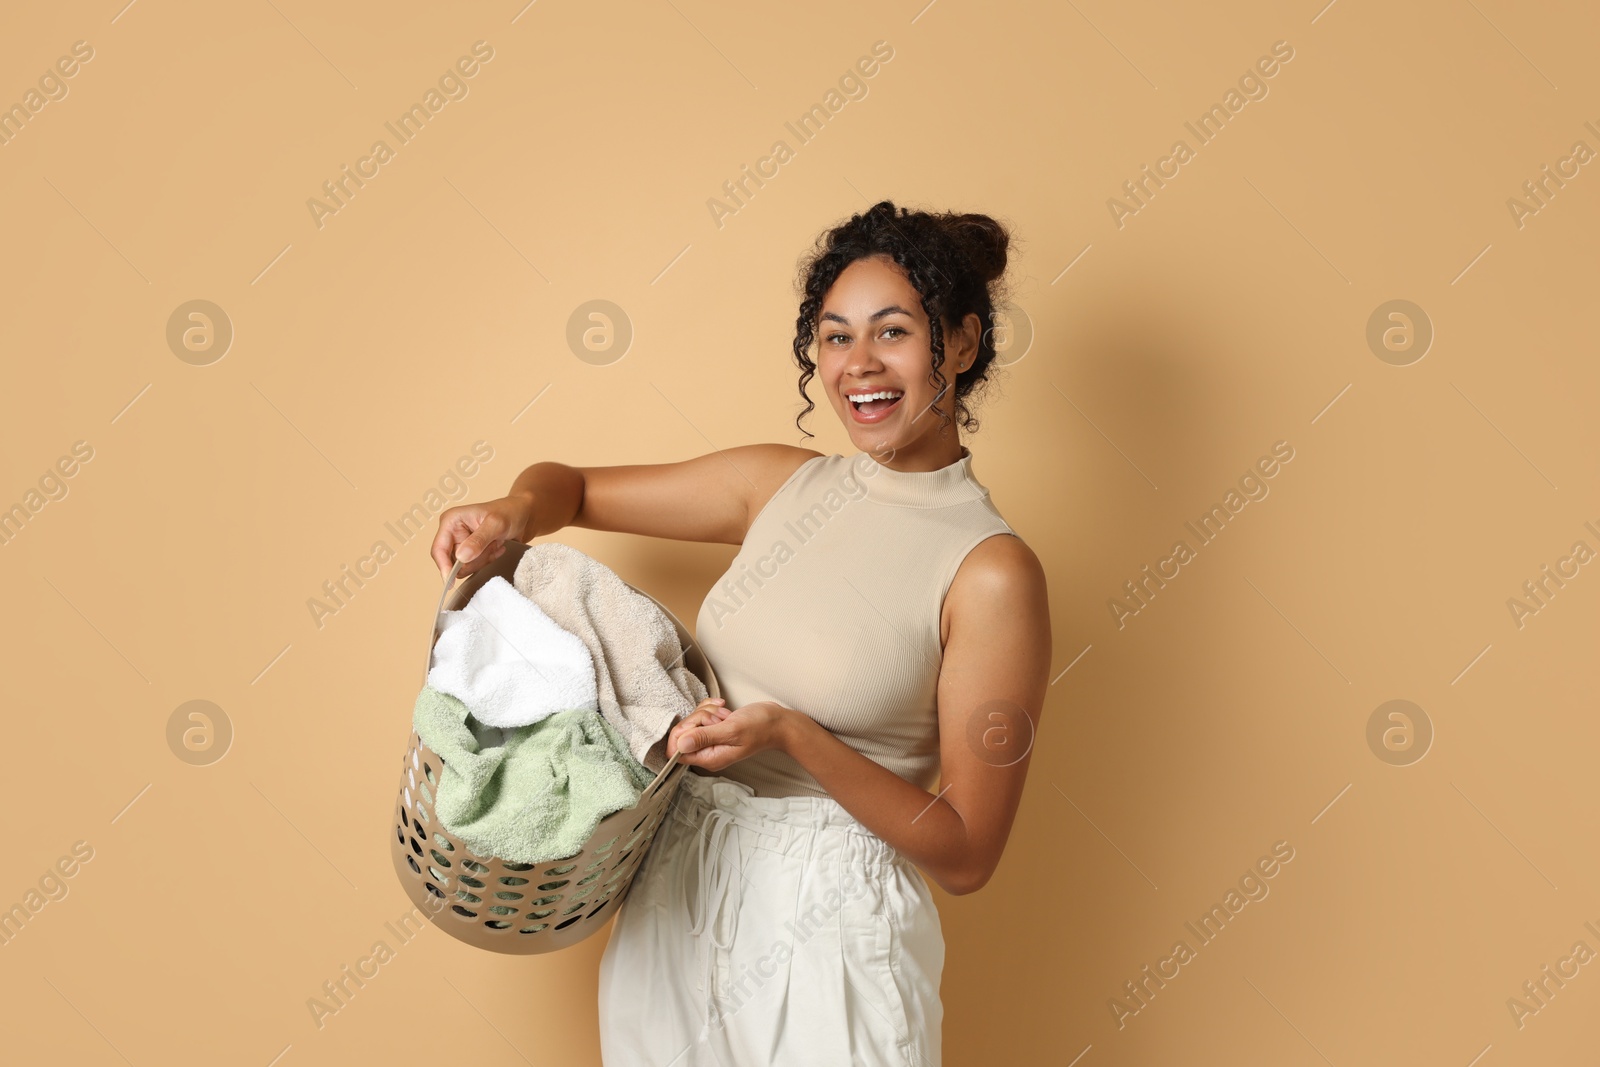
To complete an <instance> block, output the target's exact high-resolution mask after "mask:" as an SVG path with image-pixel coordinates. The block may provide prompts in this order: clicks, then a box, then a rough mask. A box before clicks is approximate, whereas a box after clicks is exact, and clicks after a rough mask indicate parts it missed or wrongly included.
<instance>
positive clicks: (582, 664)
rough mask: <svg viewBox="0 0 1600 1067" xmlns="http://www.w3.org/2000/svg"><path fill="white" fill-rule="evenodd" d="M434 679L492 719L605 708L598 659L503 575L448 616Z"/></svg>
mask: <svg viewBox="0 0 1600 1067" xmlns="http://www.w3.org/2000/svg"><path fill="white" fill-rule="evenodd" d="M440 618H441V622H440V632H439V639H438V641H436V642H435V643H434V646H433V661H432V666H431V667H429V669H428V684H429V685H431V686H433V687H434V688H435V689H438V690H439V691H441V692H444V693H449V694H450V695H451V696H453V697H456V698H457V699H459V700H461V701H462V702H463V703H465V704H466V705H467V707H468V709H469V710H470V711H471V712H472V716H473V718H475V719H477V720H478V721H479V722H482V723H483V724H484V725H486V726H498V727H505V728H510V727H516V726H529V725H531V724H533V723H536V722H538V721H539V720H540V719H543V718H545V717H546V716H548V715H554V714H555V713H556V712H560V711H575V710H588V711H597V710H598V705H597V703H596V691H595V677H594V659H593V657H591V656H590V655H589V649H588V647H587V646H586V645H585V644H584V643H583V641H581V640H579V639H578V637H576V636H575V635H573V634H571V633H568V632H567V631H566V630H563V629H562V628H561V627H560V626H559V625H558V624H557V623H555V622H554V621H553V620H552V619H551V618H550V616H549V615H546V614H545V613H544V611H543V610H541V609H540V608H539V606H538V605H537V604H535V603H534V602H533V601H531V600H529V599H528V598H527V597H525V596H523V595H522V594H521V593H519V592H517V590H516V589H514V588H513V587H512V585H511V583H510V582H508V581H506V580H505V579H504V578H501V577H499V576H498V575H497V576H495V577H493V578H490V579H489V580H488V581H487V582H485V583H483V585H482V586H481V587H480V588H479V589H478V591H477V592H476V593H474V594H473V595H472V599H471V600H469V601H467V603H466V604H465V605H464V606H463V607H462V609H461V610H460V611H446V612H444V613H443V614H442V615H441V616H440Z"/></svg>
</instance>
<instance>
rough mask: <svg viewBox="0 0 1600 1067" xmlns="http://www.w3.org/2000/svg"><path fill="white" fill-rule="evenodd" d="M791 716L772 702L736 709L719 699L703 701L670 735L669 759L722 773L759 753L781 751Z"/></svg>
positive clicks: (759, 701)
mask: <svg viewBox="0 0 1600 1067" xmlns="http://www.w3.org/2000/svg"><path fill="white" fill-rule="evenodd" d="M702 712H709V713H710V714H709V715H703V714H701V713H702ZM789 715H790V712H789V709H787V708H785V707H784V706H783V705H782V704H779V703H777V702H776V701H772V700H758V701H756V702H755V703H753V704H746V705H745V706H744V707H742V708H732V709H730V708H728V707H725V706H724V705H723V704H722V703H721V701H720V700H717V699H710V700H704V701H701V703H700V704H699V705H698V706H697V707H696V708H695V711H694V713H693V714H691V715H690V716H688V717H686V718H684V719H683V720H682V721H681V722H679V723H678V724H677V725H676V726H674V727H673V728H672V729H671V731H669V732H668V734H667V756H668V758H669V759H670V758H671V756H672V753H673V752H675V751H676V752H678V753H679V755H678V762H680V763H687V764H689V765H690V766H694V767H699V768H701V769H703V770H707V771H720V770H722V769H723V768H724V767H727V766H729V765H730V764H734V763H738V762H739V761H740V760H742V759H746V758H748V757H750V756H753V755H755V754H756V753H757V752H764V751H766V750H767V749H769V748H781V747H782V745H783V736H784V726H785V723H786V722H787V719H788V716H789ZM713 720H714V721H713Z"/></svg>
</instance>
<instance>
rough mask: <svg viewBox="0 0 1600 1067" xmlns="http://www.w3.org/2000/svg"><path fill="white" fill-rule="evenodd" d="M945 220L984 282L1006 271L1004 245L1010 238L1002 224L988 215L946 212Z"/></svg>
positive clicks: (1008, 242)
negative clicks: (947, 214)
mask: <svg viewBox="0 0 1600 1067" xmlns="http://www.w3.org/2000/svg"><path fill="white" fill-rule="evenodd" d="M947 223H948V225H949V227H950V231H951V233H952V234H953V235H954V237H955V239H956V241H957V242H958V243H959V244H960V245H961V247H962V249H963V250H964V251H965V252H966V253H967V258H968V259H970V260H971V261H972V265H973V267H974V268H975V269H976V270H977V272H978V273H979V274H980V275H981V276H982V277H983V280H984V282H985V283H988V282H992V281H994V280H995V279H996V278H998V277H1000V276H1001V275H1002V274H1004V273H1005V272H1006V249H1007V247H1008V246H1009V245H1010V243H1011V238H1010V236H1009V235H1008V234H1007V233H1006V231H1005V227H1003V226H1001V225H1000V224H999V223H998V222H996V221H995V220H994V219H991V218H990V217H989V216H988V215H949V216H947Z"/></svg>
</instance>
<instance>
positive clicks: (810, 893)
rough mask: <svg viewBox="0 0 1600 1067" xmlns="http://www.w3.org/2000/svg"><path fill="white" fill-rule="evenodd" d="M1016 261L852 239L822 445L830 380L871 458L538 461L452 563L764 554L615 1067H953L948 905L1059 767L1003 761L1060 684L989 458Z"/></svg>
mask: <svg viewBox="0 0 1600 1067" xmlns="http://www.w3.org/2000/svg"><path fill="white" fill-rule="evenodd" d="M1009 243H1010V236H1009V234H1007V232H1006V230H1005V229H1004V228H1003V227H1002V226H1001V225H1000V224H999V223H997V222H995V221H994V220H993V219H991V218H989V217H988V216H986V215H970V214H940V215H935V214H929V213H926V212H920V211H908V210H905V209H897V208H896V207H895V205H894V204H892V203H889V202H888V201H884V202H882V203H879V204H876V205H874V206H873V207H872V208H871V209H869V210H868V211H866V212H864V213H862V214H858V215H855V216H853V217H851V218H850V219H849V220H848V221H846V222H844V223H841V224H840V225H838V226H836V227H834V228H833V229H831V230H828V231H827V232H826V233H824V235H823V236H822V239H821V240H820V241H819V243H818V245H817V247H816V248H815V249H814V250H813V252H812V254H811V255H810V256H809V257H808V258H807V259H806V261H805V262H804V264H803V266H802V277H801V302H800V312H799V316H798V319H797V322H796V328H795V340H794V347H793V354H794V358H795V361H796V363H797V365H798V366H799V369H800V371H801V376H800V392H801V395H802V396H803V397H805V398H806V405H807V407H806V411H805V412H802V413H801V415H800V416H799V419H798V420H797V421H799V420H803V419H804V417H805V414H806V413H809V411H810V409H811V408H812V407H813V406H814V405H813V404H812V403H811V400H810V398H809V396H807V395H806V386H807V384H808V383H809V382H811V381H812V380H813V379H816V380H818V381H819V382H820V384H821V386H822V390H823V393H824V395H825V396H826V398H827V402H828V404H829V405H831V406H832V408H833V410H834V413H835V414H836V415H837V417H838V418H839V420H840V422H841V423H842V424H843V426H844V427H845V430H846V432H847V433H848V434H849V436H850V440H851V443H852V444H853V445H854V446H855V448H856V450H857V451H856V452H855V453H854V454H852V455H850V456H845V455H841V454H838V453H835V454H832V455H823V454H821V453H819V452H816V451H814V450H812V449H807V448H797V447H793V446H789V445H780V444H755V445H745V446H741V447H736V448H729V449H724V450H722V451H720V452H713V453H710V454H708V455H705V456H700V457H697V458H694V459H688V460H684V461H681V462H677V463H659V464H645V465H635V466H620V467H584V468H577V467H569V466H566V465H564V464H560V463H551V462H544V463H537V464H534V465H533V466H531V467H529V468H528V469H527V470H525V471H523V473H522V474H521V475H520V476H519V477H518V478H517V480H516V482H515V483H514V484H513V485H512V488H511V492H510V493H509V494H508V495H507V496H506V497H504V498H502V499H500V500H496V501H491V502H489V503H487V504H472V505H465V506H462V507H456V508H452V509H450V510H449V511H447V512H445V513H444V514H443V515H442V516H441V517H440V531H439V535H438V537H437V538H436V539H435V541H434V550H433V551H434V560H435V562H436V563H437V564H438V565H439V567H440V569H441V571H448V570H449V569H450V568H451V567H453V566H454V565H455V564H456V562H457V561H462V568H461V572H462V573H463V574H466V573H471V572H472V571H473V570H476V569H477V568H479V567H481V566H482V565H483V563H482V562H481V561H484V560H492V559H493V558H495V556H496V554H497V553H499V552H500V551H503V542H504V541H505V539H506V538H508V537H512V538H516V539H518V540H522V541H531V540H532V539H533V538H535V537H539V536H541V535H544V534H549V533H554V532H555V531H557V530H560V529H561V528H563V527H565V526H568V525H574V526H580V527H586V528H589V529H597V530H609V531H614V532H624V533H637V534H643V535H647V536H654V537H670V538H676V539H679V540H688V541H706V542H716V543H722V544H734V545H739V546H740V547H739V551H738V553H737V554H736V555H735V556H734V558H733V560H732V562H731V563H730V565H729V567H728V571H727V573H726V574H725V575H724V576H723V577H722V579H720V580H719V581H718V583H716V585H714V586H713V588H712V589H711V590H710V591H709V592H708V594H707V596H706V598H705V600H704V602H703V603H702V605H701V609H700V614H699V617H698V619H697V625H696V632H695V640H696V641H697V642H698V643H699V645H700V650H701V652H703V653H704V655H705V656H706V658H707V661H708V662H709V663H710V664H711V665H712V667H713V669H714V670H715V672H716V675H717V678H718V680H719V682H720V683H721V689H722V694H723V697H722V699H720V700H708V701H705V702H702V703H701V704H700V705H699V706H698V707H697V708H696V709H695V710H694V711H693V712H692V713H691V714H689V715H688V716H686V717H684V718H683V719H682V720H681V721H679V722H678V723H677V724H676V725H675V726H673V727H672V729H671V730H670V731H669V732H668V735H667V748H668V753H669V755H673V756H675V757H676V758H677V759H678V760H679V761H681V762H683V763H685V764H688V765H689V767H690V773H688V774H686V775H684V776H683V779H682V786H681V788H680V791H679V793H678V794H677V795H676V796H675V797H674V800H673V807H672V809H671V811H670V817H669V818H667V819H666V820H665V821H664V822H663V823H662V825H661V829H660V831H659V832H658V834H657V836H656V838H655V839H654V841H653V843H652V845H651V847H650V849H649V851H648V852H647V853H646V854H645V858H644V860H643V862H642V863H641V864H640V866H639V869H638V871H637V873H636V875H635V878H634V881H633V884H632V886H631V888H630V890H629V895H628V897H627V899H626V901H625V902H624V904H623V906H622V907H621V908H620V910H619V911H618V913H617V918H616V925H615V926H614V928H613V929H612V932H611V938H610V940H609V942H608V943H607V945H606V950H605V954H604V956H602V958H601V963H600V1033H601V1053H602V1057H603V1060H604V1062H605V1063H606V1064H607V1065H608V1067H644V1065H647V1064H661V1063H669V1062H670V1063H673V1064H675V1065H677V1067H694V1065H705V1067H710V1065H713V1064H722V1065H726V1064H734V1063H741V1064H742V1063H777V1064H819V1065H821V1064H826V1065H830V1067H831V1065H834V1064H856V1065H883V1067H888V1065H893V1067H909V1065H911V1064H916V1065H918V1067H938V1064H939V1063H940V1050H941V1046H942V1040H941V1023H942V1020H943V1014H944V1012H943V1005H942V1003H941V1002H940V999H939V983H940V977H941V975H942V973H943V969H944V958H945V947H944V935H943V931H942V928H941V926H940V921H939V913H938V909H937V907H936V905H935V902H934V897H933V893H932V889H931V887H930V884H929V883H930V881H931V882H932V883H936V884H937V885H938V886H939V887H941V888H942V889H944V890H945V891H946V892H948V893H951V894H965V893H972V892H976V891H977V890H978V889H981V888H982V887H983V885H984V884H985V883H986V882H987V881H988V880H989V878H990V876H991V875H992V874H993V873H994V870H995V867H996V866H997V865H998V863H999V862H1000V856H1001V854H1002V853H1003V851H1004V850H1005V846H1006V840H1007V838H1008V837H1009V836H1010V832H1011V825H1012V822H1013V819H1014V817H1015V815H1016V812H1017V807H1018V805H1019V803H1020V801H1021V797H1022V789H1023V784H1024V781H1025V778H1026V775H1027V768H1028V764H1029V755H1030V751H1031V740H1030V743H1029V749H1028V750H1025V751H1023V752H1022V753H1021V754H1020V755H1016V754H1014V753H1013V752H1012V751H1011V749H1010V748H1007V749H1006V750H1005V751H1003V752H997V751H995V750H994V749H993V748H991V747H989V746H990V743H991V741H992V740H993V739H995V737H996V735H997V734H1000V735H1009V734H1012V733H1014V734H1016V735H1017V736H1026V737H1028V738H1030V739H1032V738H1035V737H1036V736H1037V729H1038V727H1037V722H1038V719H1039V713H1040V711H1041V709H1042V707H1043V704H1044V693H1045V689H1046V685H1047V680H1048V677H1047V676H1048V673H1049V656H1050V644H1051V641H1050V615H1049V605H1048V602H1047V596H1046V589H1045V576H1044V571H1043V568H1042V567H1041V565H1040V563H1039V560H1038V559H1037V557H1035V555H1034V553H1033V552H1032V550H1031V549H1030V548H1029V547H1028V546H1027V545H1026V544H1025V543H1024V542H1023V541H1022V539H1021V538H1020V537H1019V536H1018V535H1017V534H1016V531H1015V530H1013V529H1012V528H1011V527H1010V525H1009V524H1008V523H1007V522H1006V521H1005V519H1004V518H1002V517H1001V515H1000V512H999V510H998V509H997V508H996V507H995V505H994V503H993V501H992V500H990V497H989V491H988V489H987V488H985V487H984V485H983V483H982V482H980V481H979V480H978V478H977V475H976V474H975V473H974V470H973V454H972V450H971V449H970V448H968V447H967V446H966V445H964V444H963V443H962V442H961V439H960V431H961V430H962V429H971V428H973V427H974V426H975V425H976V420H975V419H973V417H972V414H971V412H970V411H969V410H968V408H967V404H968V401H970V400H972V399H973V398H974V396H975V394H976V392H977V390H978V389H979V387H980V386H981V385H982V384H983V382H984V381H985V380H986V379H987V378H988V376H989V373H990V371H991V368H992V366H993V364H994V361H995V358H996V352H995V348H994V343H993V337H994V330H993V329H991V328H990V327H992V325H993V321H994V320H993V315H994V305H995V300H996V297H997V296H998V295H999V285H1000V279H1001V277H1002V275H1003V274H1004V271H1005V266H1006V258H1007V248H1008V245H1009ZM803 428H804V427H803V426H802V429H803ZM847 505H848V506H847ZM733 594H737V597H738V599H737V600H736V601H735V606H736V610H729V607H728V599H729V597H730V596H731V595H733ZM997 709H998V712H999V717H1001V718H1004V719H1006V720H1007V723H1006V726H1007V728H1006V729H999V730H997V729H995V728H993V724H994V723H995V718H996V712H997ZM1024 718H1025V719H1027V720H1028V721H1027V723H1023V722H1022V720H1023V719H1024ZM1001 744H1002V745H1003V744H1004V737H1002V738H1001ZM852 885H859V886H861V887H862V891H861V892H859V893H856V894H853V895H852V894H847V893H844V892H843V887H845V886H852ZM797 929H800V930H803V931H804V932H805V936H804V937H800V936H798V935H797V933H796V930H797ZM790 942H793V944H792V945H791V944H790ZM777 944H781V945H782V946H783V950H782V951H778V952H775V951H774V945H777ZM686 975H688V976H691V977H689V978H688V979H687V980H686V978H685V976H686Z"/></svg>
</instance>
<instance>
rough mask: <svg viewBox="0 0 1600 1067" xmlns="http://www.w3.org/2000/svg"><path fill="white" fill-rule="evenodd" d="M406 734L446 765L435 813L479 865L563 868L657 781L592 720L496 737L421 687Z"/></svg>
mask: <svg viewBox="0 0 1600 1067" xmlns="http://www.w3.org/2000/svg"><path fill="white" fill-rule="evenodd" d="M412 725H413V726H415V727H416V730H417V736H418V737H420V738H421V739H422V741H423V743H425V744H426V745H427V746H428V747H429V748H431V749H433V750H434V751H435V752H437V753H438V754H439V756H440V758H441V759H442V760H443V761H444V767H443V768H442V769H441V771H440V774H439V783H438V789H437V790H436V794H437V795H436V798H435V801H434V806H433V810H434V812H435V813H436V814H437V815H438V817H439V822H440V823H441V824H443V826H444V828H445V829H446V830H448V831H450V832H451V833H452V834H454V835H455V836H457V837H459V838H460V839H461V840H462V841H463V842H465V844H466V846H467V848H469V849H471V850H472V851H474V852H476V853H478V854H479V855H480V856H494V857H497V858H499V859H502V860H510V861H512V862H514V863H544V862H545V861H547V860H560V859H567V858H568V857H570V856H572V855H574V854H575V853H577V852H578V851H579V850H580V849H582V848H583V846H584V844H585V843H586V842H587V841H588V840H589V838H590V837H591V836H592V835H593V834H594V830H595V827H596V826H598V825H599V824H600V820H601V819H603V818H605V817H606V816H607V815H610V814H612V813H613V812H617V811H621V810H622V809H624V808H631V807H633V805H635V804H637V803H638V802H639V795H640V794H641V793H642V792H643V791H644V788H645V786H648V785H649V784H650V783H651V782H652V781H653V780H654V779H655V775H654V774H652V773H651V772H650V770H649V769H648V768H646V767H645V766H644V765H643V764H641V763H639V762H638V761H637V760H635V759H634V758H633V756H632V754H631V753H630V752H629V750H628V745H627V742H626V741H625V740H624V739H623V737H622V736H621V735H620V734H619V733H618V732H617V730H616V728H615V727H613V726H612V725H611V724H610V723H608V722H606V721H605V719H604V718H603V717H602V716H601V715H600V713H599V712H598V711H587V710H583V709H577V710H573V711H558V712H556V713H555V714H553V715H550V716H547V717H546V718H543V719H541V720H539V721H538V722H536V723H534V724H533V725H532V726H519V727H517V728H515V729H511V730H505V731H500V730H498V729H495V728H492V727H485V726H483V725H481V724H479V723H478V721H477V720H476V719H473V718H471V717H470V715H469V713H468V711H467V706H466V705H465V704H463V703H462V702H461V701H460V700H458V699H456V698H455V697H453V696H451V695H450V694H448V693H443V692H440V691H439V690H437V689H434V688H433V687H432V686H423V688H422V692H421V693H419V694H418V695H417V703H416V707H415V708H414V709H413V710H412ZM501 738H503V740H502V739H501Z"/></svg>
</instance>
